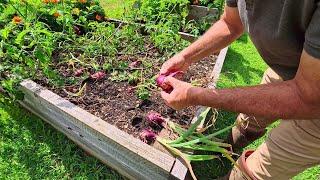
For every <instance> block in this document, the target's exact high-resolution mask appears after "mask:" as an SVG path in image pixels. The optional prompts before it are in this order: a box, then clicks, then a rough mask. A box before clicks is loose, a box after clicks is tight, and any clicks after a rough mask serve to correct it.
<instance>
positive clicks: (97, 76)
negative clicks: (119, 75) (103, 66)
mask: <svg viewBox="0 0 320 180" xmlns="http://www.w3.org/2000/svg"><path fill="white" fill-rule="evenodd" d="M105 76H106V73H104V72H102V71H100V72H97V73H94V74H91V75H90V78H91V79H93V80H97V81H98V80H101V79H103V78H104V77H105Z"/></svg>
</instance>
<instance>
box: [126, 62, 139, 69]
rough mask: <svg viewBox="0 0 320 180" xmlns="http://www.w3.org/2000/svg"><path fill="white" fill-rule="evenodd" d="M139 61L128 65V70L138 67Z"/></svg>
mask: <svg viewBox="0 0 320 180" xmlns="http://www.w3.org/2000/svg"><path fill="white" fill-rule="evenodd" d="M140 63H141V61H133V62H132V63H130V64H129V68H136V67H138V66H139V65H140Z"/></svg>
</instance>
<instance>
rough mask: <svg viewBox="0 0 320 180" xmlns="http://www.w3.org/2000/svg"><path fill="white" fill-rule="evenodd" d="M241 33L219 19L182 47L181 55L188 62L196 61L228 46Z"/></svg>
mask: <svg viewBox="0 0 320 180" xmlns="http://www.w3.org/2000/svg"><path fill="white" fill-rule="evenodd" d="M241 34H242V32H240V31H239V30H238V29H236V28H234V27H232V26H231V25H229V24H228V23H227V22H225V21H224V20H219V21H218V22H216V23H215V24H214V25H213V26H212V27H211V28H210V29H209V30H208V31H207V32H206V33H205V34H204V35H203V36H201V37H200V38H199V39H198V40H197V41H196V42H194V43H193V44H191V45H190V46H189V47H188V48H186V49H184V50H183V51H182V52H181V55H182V56H183V57H184V58H185V59H186V60H187V61H189V62H197V61H199V60H201V59H203V58H205V57H207V56H209V55H211V54H213V53H215V52H218V51H219V50H221V49H223V48H224V47H226V46H228V45H229V44H230V43H231V42H233V41H234V40H235V39H237V38H238V37H239V36H240V35H241Z"/></svg>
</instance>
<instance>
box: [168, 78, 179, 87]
mask: <svg viewBox="0 0 320 180" xmlns="http://www.w3.org/2000/svg"><path fill="white" fill-rule="evenodd" d="M164 83H165V84H168V85H170V86H172V87H173V88H174V87H176V86H177V85H178V84H179V83H180V81H179V80H178V79H176V78H174V77H171V76H167V77H166V78H165V80H164Z"/></svg>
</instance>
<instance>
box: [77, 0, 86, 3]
mask: <svg viewBox="0 0 320 180" xmlns="http://www.w3.org/2000/svg"><path fill="white" fill-rule="evenodd" d="M79 2H80V3H87V0H79Z"/></svg>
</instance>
